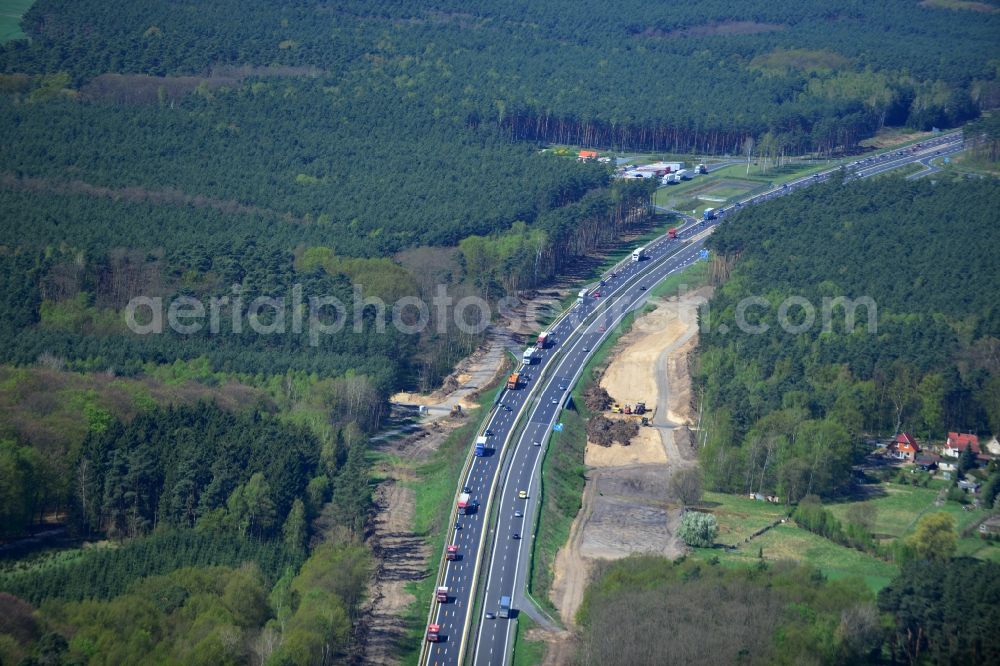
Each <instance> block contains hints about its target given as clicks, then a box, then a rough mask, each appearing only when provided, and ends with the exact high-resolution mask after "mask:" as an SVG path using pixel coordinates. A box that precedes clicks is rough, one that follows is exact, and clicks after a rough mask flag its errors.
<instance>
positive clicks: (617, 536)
mask: <svg viewBox="0 0 1000 666" xmlns="http://www.w3.org/2000/svg"><path fill="white" fill-rule="evenodd" d="M710 295H711V292H710V290H708V289H700V290H698V291H696V292H692V293H689V294H686V295H683V296H682V297H680V298H672V299H667V300H659V301H656V302H655V305H657V309H656V310H654V311H653V312H651V313H647V314H645V315H643V316H642V317H640V318H639V319H638V320H636V323H635V325H634V326H633V328H632V330H631V331H629V333H628V334H626V335H624V336H622V338H621V340H619V342H618V344H617V345H616V347H615V349H614V350H613V351H612V354H611V361H610V363H609V364H608V366H607V368H606V369H605V371H604V374H603V376H602V378H601V382H600V383H601V386H603V387H604V388H605V389H606V390H607V391H608V393H609V394H610V395H611V397H612V398H614V399H615V400H616V401H617V402H619V403H631V404H635V403H636V402H638V401H643V402H645V403H646V405H647V408H652V409H653V414H652V424H651V426H649V427H644V428H640V431H639V435H638V436H637V437H636V438H635V439H634V440H633V442H632V444H631V445H630V446H621V445H618V444H616V445H613V446H611V447H602V446H598V445H595V444H592V443H588V445H587V449H586V453H585V455H584V462H585V464H586V465H587V467H588V468H589V470H588V474H587V483H586V486H585V488H584V494H583V506H582V508H581V509H580V513H579V514H578V515H577V517H576V519H575V520H574V521H573V526H572V527H571V529H570V536H569V540H568V541H567V544H566V546H564V547H563V548H561V549H560V550H559V552H558V553H557V554H556V561H555V564H554V567H553V569H554V571H553V583H552V589H551V590H550V598H551V599H552V601H553V603H554V604H555V605H556V607H557V608H558V609H559V613H560V617H561V619H562V620H563V622H565V623H566V624H567V626H569V627H572V626H574V624H575V622H574V619H575V618H574V616H575V614H576V611H577V609H578V608H579V607H580V603H581V602H582V601H583V595H584V592H585V591H586V586H587V583H588V579H589V576H590V574H591V572H592V570H593V567H594V563H595V561H596V560H598V559H619V558H622V557H627V556H628V555H630V554H632V553H658V554H661V555H664V556H666V557H670V558H674V557H678V556H680V555H681V554H683V553H684V552H685V547H684V544H683V543H682V542H681V541H680V540H679V539H678V538H677V537H676V536H674V534H675V532H676V528H677V526H678V525H679V523H680V516H681V510H680V505H679V504H678V503H677V502H675V501H674V500H673V498H672V497H671V496H670V477H671V475H672V474H673V473H674V472H675V471H676V470H678V469H682V468H683V467H687V466H690V465H693V464H696V463H695V460H694V458H695V455H694V450H693V448H692V447H691V445H690V443H691V441H693V438H692V436H691V431H690V430H689V428H688V426H689V425H694V424H693V421H694V420H695V419H696V417H697V415H696V413H695V410H694V409H693V407H692V405H691V378H690V375H689V373H688V358H689V356H690V354H691V352H692V351H693V349H694V348H695V346H696V345H697V332H698V330H697V321H698V320H697V306H698V304H699V303H700V302H701V301H702V300H703V299H705V298H707V297H709V296H710ZM559 643H560V641H559V640H558V639H554V642H553V643H552V647H551V649H550V652H552V656H553V658H554V659H562V658H567V657H566V655H567V654H569V653H568V652H567V651H566V650H565V649H562V648H560V647H559ZM559 655H561V656H559ZM545 663H547V664H548V663H565V662H563V661H551V660H550V659H549V658H548V657H547V659H546V662H545Z"/></svg>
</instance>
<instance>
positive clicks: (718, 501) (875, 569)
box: [695, 492, 898, 590]
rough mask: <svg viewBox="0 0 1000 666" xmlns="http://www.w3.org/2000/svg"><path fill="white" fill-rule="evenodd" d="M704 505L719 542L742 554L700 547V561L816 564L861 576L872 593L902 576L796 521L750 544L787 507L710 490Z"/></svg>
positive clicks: (829, 571)
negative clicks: (715, 525) (715, 522)
mask: <svg viewBox="0 0 1000 666" xmlns="http://www.w3.org/2000/svg"><path fill="white" fill-rule="evenodd" d="M703 506H704V508H705V509H707V510H709V511H711V512H712V514H713V515H715V517H716V519H717V520H718V521H719V536H718V537H717V539H716V540H717V541H718V542H719V543H721V544H726V545H731V546H736V550H734V551H727V550H724V549H721V548H698V549H696V550H695V555H696V556H697V557H700V558H703V559H710V558H712V557H718V558H719V560H720V562H721V563H722V564H724V565H727V566H751V565H753V564H755V563H756V562H757V561H759V556H760V555H763V558H764V559H765V560H769V561H777V560H792V561H795V562H799V563H803V564H811V565H812V566H814V567H816V568H817V569H819V570H820V571H822V572H823V573H824V574H825V575H826V576H828V577H829V578H831V579H837V578H846V577H850V576H855V577H858V578H861V579H862V580H864V581H865V583H866V584H867V585H868V586H869V587H870V588H871V589H872V590H879V589H881V588H882V587H884V586H885V585H886V584H888V582H889V581H890V580H891V579H892V578H893V576H895V575H896V573H897V572H898V569H897V567H896V566H895V565H892V564H889V563H888V562H883V561H882V560H880V559H878V558H875V557H872V556H871V555H868V554H867V553H862V552H860V551H857V550H854V549H852V548H846V547H844V546H841V545H838V544H835V543H833V542H832V541H830V540H828V539H825V538H823V537H821V536H819V535H816V534H813V533H812V532H808V531H806V530H804V529H801V528H799V527H797V526H796V525H795V524H794V523H791V522H787V523H785V524H782V525H778V526H777V527H774V528H772V529H770V530H768V531H767V532H765V533H764V534H762V535H761V536H758V537H756V538H755V539H753V540H751V541H750V542H749V543H744V539H746V538H747V537H748V536H750V535H751V534H753V533H754V532H756V531H757V530H758V529H760V528H762V527H764V526H766V525H772V524H774V523H775V522H776V521H778V520H781V519H782V518H783V517H785V516H786V514H787V509H786V508H785V507H784V506H783V505H780V504H770V503H767V502H761V501H758V500H752V499H749V498H744V497H737V496H735V495H725V494H722V493H711V492H709V493H705V496H704V498H703Z"/></svg>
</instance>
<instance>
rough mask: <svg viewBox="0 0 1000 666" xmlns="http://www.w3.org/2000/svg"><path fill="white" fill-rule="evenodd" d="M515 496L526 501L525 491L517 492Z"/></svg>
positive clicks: (526, 493)
mask: <svg viewBox="0 0 1000 666" xmlns="http://www.w3.org/2000/svg"><path fill="white" fill-rule="evenodd" d="M517 496H518V497H520V498H521V499H528V491H527V490H518V491H517Z"/></svg>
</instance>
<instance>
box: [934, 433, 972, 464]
mask: <svg viewBox="0 0 1000 666" xmlns="http://www.w3.org/2000/svg"><path fill="white" fill-rule="evenodd" d="M967 446H971V447H972V452H973V453H975V454H976V455H977V456H978V455H979V454H980V450H979V438H978V437H976V436H975V435H972V434H966V433H957V432H949V433H948V440H947V441H946V442H945V444H944V450H942V451H941V455H945V456H948V457H949V458H957V457H959V456H960V455H962V451H964V450H965V447H967Z"/></svg>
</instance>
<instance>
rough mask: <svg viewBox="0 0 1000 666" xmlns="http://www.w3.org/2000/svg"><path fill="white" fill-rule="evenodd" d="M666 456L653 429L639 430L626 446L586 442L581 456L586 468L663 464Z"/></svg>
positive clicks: (657, 434)
mask: <svg viewBox="0 0 1000 666" xmlns="http://www.w3.org/2000/svg"><path fill="white" fill-rule="evenodd" d="M665 462H667V454H666V451H664V449H663V440H662V439H661V438H660V433H658V432H657V431H656V430H655V429H654V428H640V429H639V434H638V435H637V436H636V437H635V439H633V440H632V443H631V444H630V445H628V446H622V445H620V444H614V445H612V446H600V445H598V444H594V443H592V442H587V449H586V452H585V453H584V455H583V464H584V465H586V466H587V467H615V466H617V465H634V464H636V463H665Z"/></svg>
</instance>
